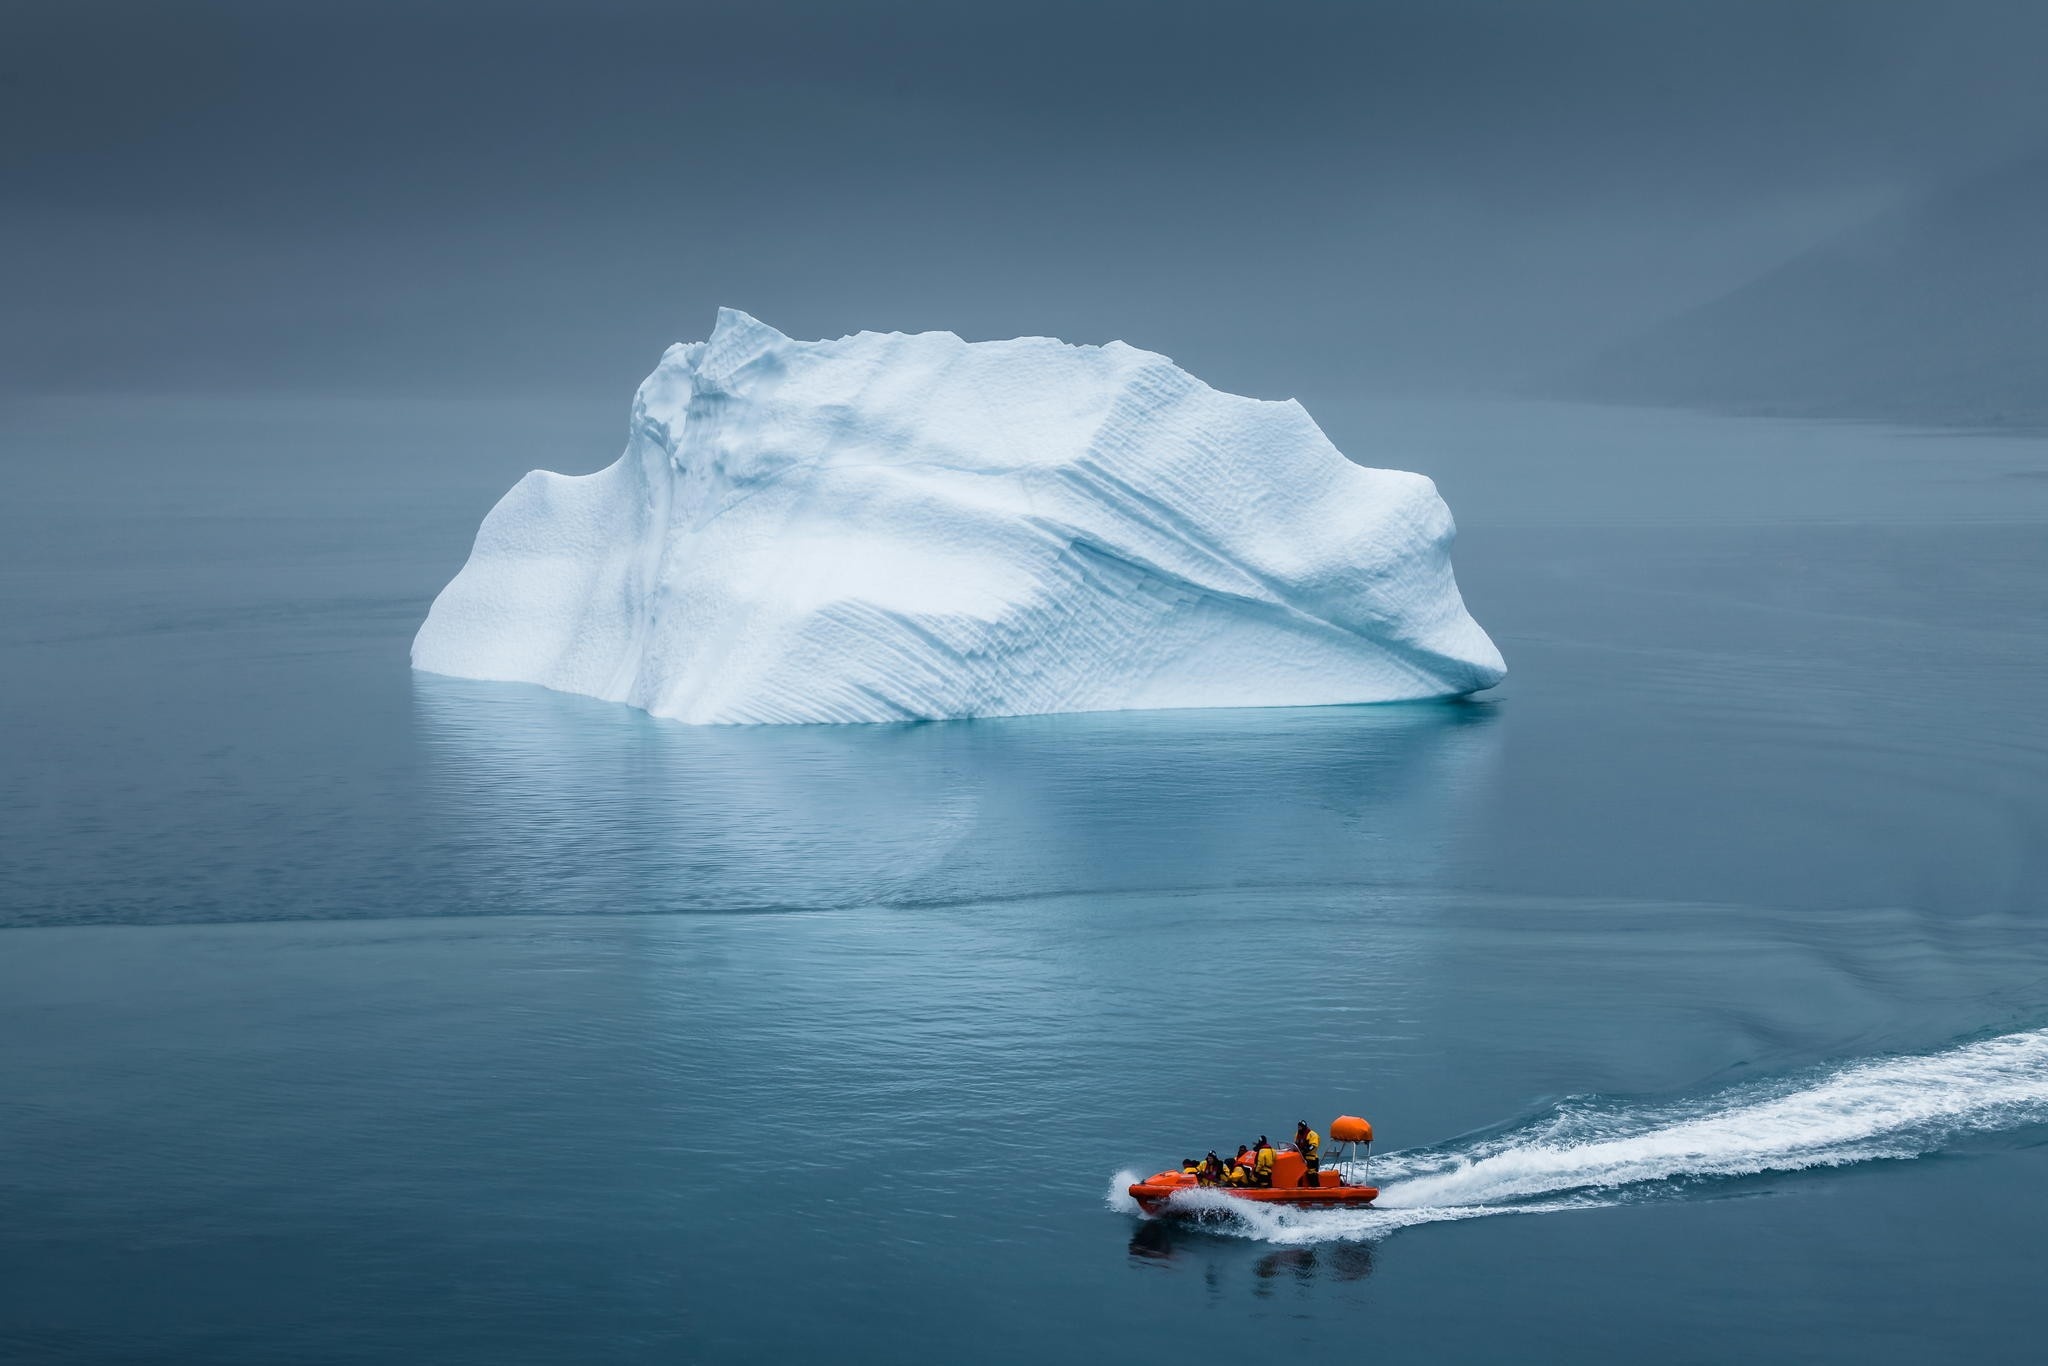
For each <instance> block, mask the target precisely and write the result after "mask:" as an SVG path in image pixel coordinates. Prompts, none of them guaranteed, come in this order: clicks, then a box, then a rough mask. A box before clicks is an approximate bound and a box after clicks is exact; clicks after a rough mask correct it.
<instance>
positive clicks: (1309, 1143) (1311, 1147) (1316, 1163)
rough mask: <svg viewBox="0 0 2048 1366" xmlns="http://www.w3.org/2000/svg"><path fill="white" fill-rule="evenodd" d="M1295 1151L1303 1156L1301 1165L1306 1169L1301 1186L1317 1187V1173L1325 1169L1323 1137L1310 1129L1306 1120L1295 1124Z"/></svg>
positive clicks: (1297, 1121)
mask: <svg viewBox="0 0 2048 1366" xmlns="http://www.w3.org/2000/svg"><path fill="white" fill-rule="evenodd" d="M1294 1151H1296V1152H1298V1153H1300V1154H1301V1163H1302V1166H1303V1167H1304V1168H1305V1169H1306V1170H1304V1171H1303V1172H1302V1175H1301V1184H1302V1185H1304V1186H1313V1185H1315V1184H1316V1173H1317V1172H1319V1171H1321V1170H1322V1169H1323V1136H1322V1135H1321V1134H1319V1133H1317V1132H1316V1131H1315V1130H1314V1129H1311V1128H1309V1127H1308V1121H1307V1120H1305V1119H1298V1120H1296V1121H1295V1122H1294Z"/></svg>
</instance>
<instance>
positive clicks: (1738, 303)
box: [1567, 154, 2048, 427]
mask: <svg viewBox="0 0 2048 1366" xmlns="http://www.w3.org/2000/svg"><path fill="white" fill-rule="evenodd" d="M1567 387H1569V388H1571V389H1572V390H1574V391H1576V392H1578V393H1580V394H1584V395H1587V396H1590V397H1594V398H1600V399H1607V400H1613V401H1621V402H1641V403H1657V404H1674V405H1680V406H1692V407H1710V408H1732V409H1739V410H1745V411H1755V412H1771V413H1785V414H1812V415H1831V416H1832V415H1839V416H1860V417H1873V418H1885V419H1894V420H1901V421H1908V422H1913V421H1921V422H1933V423H1962V424H1968V425H1980V424H1981V425H1986V426H2029V427H2032V426H2041V425H2048V154H2042V155H2038V156H2035V157H2033V158H2031V159H2029V160H2027V161H2023V162H2020V163H2017V164H2013V165H2008V166H2006V167H2003V168H2001V169H2000V170H1998V171H1996V172H1993V173H1991V174H1988V175H1985V176H1982V177H1980V178H1978V179H1976V180H1972V181H1968V182H1966V183H1964V184H1961V185H1958V186H1956V187H1954V188H1952V189H1950V190H1947V191H1944V192H1942V193H1939V194H1935V195H1932V196H1929V197H1927V198H1926V199H1923V200H1921V201H1919V202H1918V203H1915V204H1913V205H1911V206H1909V207H1907V208H1905V209H1901V210H1898V211H1895V212H1893V213H1891V214H1889V215H1887V216H1885V217H1884V218H1882V219H1879V220H1877V221H1875V222H1873V223H1870V224H1867V225H1865V226H1863V227H1861V228H1858V229H1856V230H1854V231H1851V232H1849V233H1846V234H1844V235H1842V236H1841V237H1838V238H1836V239H1834V240H1832V241H1830V242H1827V243H1824V244H1823V245H1821V246H1819V247H1817V248H1815V249H1813V250H1812V251H1809V252H1807V253H1806V254H1804V255H1802V256H1800V257H1798V258H1796V259H1794V260H1792V261H1790V262H1788V263H1786V264H1785V265H1783V266H1781V267H1779V268H1778V269H1776V270H1773V271H1771V272H1770V273H1769V274H1767V275H1764V276H1762V277H1761V278H1759V279H1757V280H1754V281H1752V282H1751V283H1749V284H1747V285H1745V286H1743V287H1742V288H1740V289H1737V290H1736V291H1734V292H1733V293H1731V294H1727V295H1724V296H1723V297H1722V298H1720V299H1718V300H1716V301H1715V302H1713V303H1710V304H1707V305H1705V306H1704V307H1701V308H1698V309H1695V310H1693V311H1691V312H1689V313H1685V314H1682V315H1680V316H1679V317H1677V318H1675V319H1672V320H1670V321H1669V322H1666V323H1664V324H1662V325H1660V326H1657V327H1653V328H1651V329H1648V330H1647V331H1645V332H1643V333H1641V334H1639V335H1637V336H1636V337H1634V338H1631V339H1629V340H1628V341H1627V342H1625V343H1624V344H1622V345H1620V346H1617V347H1615V348H1613V349H1611V350H1609V351H1607V352H1606V353H1604V354H1602V355H1601V356H1599V357H1598V358H1596V359H1595V360H1594V362H1593V363H1592V364H1590V365H1589V366H1587V367H1586V368H1585V369H1584V370H1582V371H1580V372H1579V373H1578V374H1576V375H1574V376H1571V377H1569V379H1568V381H1567Z"/></svg>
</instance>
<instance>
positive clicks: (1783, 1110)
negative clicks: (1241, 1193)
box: [1110, 1029, 2048, 1243]
mask: <svg viewBox="0 0 2048 1366" xmlns="http://www.w3.org/2000/svg"><path fill="white" fill-rule="evenodd" d="M2041 1123H2048V1029H2036V1030H2030V1031H2027V1032H2025V1033H2019V1034H2005V1035H2001V1036H1999V1037H1997V1038H1991V1039H1983V1040H1979V1041H1977V1042H1974V1043H1967V1044H1962V1045H1959V1046H1957V1047H1954V1048H1949V1049H1944V1050H1943V1051H1941V1052H1938V1053H1929V1054H1924V1055H1920V1056H1916V1057H1891V1058H1874V1059H1870V1060H1867V1061H1863V1062H1856V1063H1849V1064H1845V1065H1837V1066H1833V1067H1828V1068H1824V1069H1820V1070H1818V1071H1814V1072H1808V1073H1803V1074H1799V1075H1796V1076H1792V1077H1786V1078H1781V1079H1778V1080H1775V1081H1770V1082H1755V1083H1745V1084H1743V1085H1740V1086H1736V1087H1732V1088H1729V1089H1726V1090H1722V1091H1718V1092H1715V1093H1712V1094H1708V1095H1704V1096H1697V1097H1693V1098H1691V1099H1687V1100H1683V1101H1675V1102H1671V1103H1668V1104H1650V1105H1645V1104H1642V1103H1639V1102H1627V1101H1617V1100H1607V1099H1589V1100H1571V1101H1566V1102H1564V1103H1562V1104H1560V1105H1558V1106H1557V1107H1556V1108H1555V1109H1553V1110H1551V1111H1550V1112H1549V1113H1547V1114H1544V1115H1540V1116H1538V1117H1536V1118H1535V1119H1532V1120H1529V1121H1526V1122H1523V1123H1519V1124H1515V1125H1513V1126H1511V1127H1509V1128H1506V1129H1503V1130H1499V1131H1496V1132H1493V1133H1489V1134H1483V1135H1480V1136H1478V1137H1471V1138H1462V1139H1454V1140H1452V1141H1451V1142H1449V1143H1444V1144H1439V1145H1438V1146H1436V1147H1433V1148H1416V1149H1410V1150H1407V1151H1403V1152H1395V1153H1388V1154H1385V1155H1383V1156H1379V1157H1375V1158H1374V1159H1373V1163H1372V1179H1373V1180H1374V1182H1375V1183H1376V1184H1378V1185H1379V1187H1380V1197H1379V1199H1378V1200H1377V1201H1376V1202H1375V1204H1374V1206H1373V1207H1372V1208H1371V1209H1364V1210H1290V1209H1284V1208H1275V1207H1273V1206H1261V1205H1252V1204H1248V1203H1246V1202H1244V1201H1240V1200H1233V1199H1231V1198H1230V1197H1229V1196H1227V1195H1223V1194H1221V1193H1219V1192H1216V1191H1189V1192H1186V1193H1184V1194H1181V1195H1176V1196H1175V1197H1174V1204H1175V1206H1176V1208H1178V1209H1181V1210H1184V1211H1194V1212H1199V1213H1200V1214H1201V1215H1203V1216H1204V1222H1205V1223H1207V1224H1208V1225H1209V1226H1210V1227H1212V1228H1213V1229H1215V1231H1217V1232H1220V1233H1232V1234H1236V1235H1238V1236H1241V1237H1247V1238H1256V1239H1260V1240H1263V1241H1267V1242H1274V1243H1316V1242H1330V1241H1336V1240H1358V1239H1371V1238H1379V1237H1383V1236H1385V1235H1386V1234H1389V1233H1392V1232H1394V1231H1396V1230H1398V1229H1403V1228H1408V1227H1411V1226H1413V1225H1416V1224H1433V1223H1441V1222H1443V1221H1445V1220H1450V1219H1475V1218H1480V1217H1483V1216H1486V1215H1491V1214H1537V1213H1543V1212H1547V1211H1552V1210H1561V1209H1586V1208H1593V1207H1598V1206H1603V1205H1616V1204H1623V1203H1627V1202H1631V1201H1637V1200H1646V1199H1655V1198H1659V1197H1669V1196H1672V1195H1676V1194H1680V1193H1682V1192H1684V1191H1686V1190H1688V1189H1691V1188H1695V1187H1697V1186H1700V1185H1702V1184H1705V1183H1709V1182H1714V1181H1722V1180H1727V1179H1729V1178H1732V1177H1742V1176H1754V1175H1757V1174H1759V1173H1764V1172H1792V1171H1801V1170H1804V1169H1806V1168H1811V1167H1841V1166H1848V1165H1850V1164H1852V1163H1858V1162H1872V1161H1879V1160H1883V1159H1897V1158H1908V1157H1918V1156H1920V1155H1922V1154H1924V1153H1929V1152H1934V1151H1937V1150H1938V1149H1940V1148H1941V1147H1942V1146H1944V1145H1945V1144H1946V1143H1948V1142H1950V1141H1952V1140H1954V1139H1956V1138H1959V1137H1962V1136H1965V1135H1968V1134H1973V1133H1991V1132H1996V1131H1999V1130H2005V1129H2013V1128H2018V1127H2021V1126H2024V1125H2030V1124H2041ZM1138 1179H1140V1178H1138V1177H1136V1176H1133V1175H1131V1174H1129V1173H1119V1174H1118V1175H1117V1178H1116V1183H1115V1185H1114V1186H1112V1187H1111V1190H1110V1203H1111V1205H1112V1207H1114V1208H1118V1209H1127V1210H1131V1211H1135V1210H1136V1208H1137V1206H1136V1203H1135V1202H1133V1201H1132V1200H1131V1199H1130V1198H1129V1197H1128V1196H1127V1195H1125V1194H1124V1188H1125V1187H1126V1186H1128V1185H1129V1184H1130V1183H1131V1182H1132V1181H1134V1180H1138Z"/></svg>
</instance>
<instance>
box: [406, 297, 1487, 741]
mask: <svg viewBox="0 0 2048 1366" xmlns="http://www.w3.org/2000/svg"><path fill="white" fill-rule="evenodd" d="M1452 536H1453V525H1452V521H1451V516H1450V511H1449V509H1448V508H1446V507H1445V506H1444V503H1443V500H1442V499H1441V498H1439V497H1438V496H1437V492H1436V487H1435V485H1433V484H1432V483H1431V482H1430V481H1429V480H1428V479H1426V478H1424V477H1422V476H1421V475H1416V474H1407V473H1402V472H1399V471H1394V470H1376V469H1368V468H1365V467H1363V466H1360V465H1356V464H1353V463H1352V462H1351V461H1349V460H1346V459H1345V458H1344V456H1343V455H1342V454H1340V453H1339V452H1338V451H1337V449H1336V448H1335V447H1334V446H1332V445H1331V444H1330V442H1329V440H1328V439H1327V438H1326V437H1325V436H1324V435H1323V433H1322V431H1321V430H1320V429H1319V428H1318V427H1317V426H1316V425H1315V423H1314V421H1313V420H1311V419H1310V417H1309V415H1308V413H1307V411H1306V410H1305V409H1303V408H1302V406H1301V405H1300V404H1298V403H1296V402H1294V401H1293V400H1291V399H1290V400H1287V401H1285V402H1278V403H1275V402H1266V401H1262V400H1258V399H1250V398H1242V397H1239V396H1237V395H1234V394H1225V393H1219V392H1218V391H1216V390H1214V389H1211V388H1209V387H1208V386H1207V385H1205V384H1203V383H1202V382H1201V381H1199V380H1197V379H1195V378H1194V377H1193V376H1191V375H1189V374H1188V373H1187V372H1185V371H1183V370H1181V369H1180V368H1179V367H1177V366H1175V365H1174V364H1173V362H1171V361H1170V360H1168V359H1166V358H1165V357H1164V356H1159V355H1155V354H1153V353H1152V352H1149V351H1141V350H1139V349H1137V348H1136V347H1132V346H1127V345H1125V344H1123V343H1121V342H1114V343H1111V344H1110V345H1108V346H1102V347H1093V346H1070V345H1067V344H1066V343H1064V342H1060V341H1056V340H1053V339H1051V338H1045V337H1025V338H1018V339H1016V340H1013V341H996V342H966V341H963V340H961V339H960V338H959V337H957V336H955V335H954V334H952V333H950V332H920V333H901V332H892V333H875V332H861V333H857V334H855V335H853V336H848V337H841V338H839V339H837V340H830V341H815V342H803V341H793V340H791V339H790V338H788V337H786V336H784V335H783V334H782V333H781V332H778V331H777V330H776V329H774V328H773V327H770V326H769V325H768V324H766V323H764V322H761V321H760V320H759V319H757V318H754V317H753V316H751V315H750V314H747V313H744V312H742V311H740V310H739V309H734V308H721V309H719V311H718V318H717V322H716V324H715V326H714V327H713V328H712V330H711V334H710V336H709V337H708V338H707V339H706V340H704V341H701V342H689V343H682V344H678V345H675V346H671V347H670V348H669V349H668V351H667V352H666V353H665V354H664V355H663V356H662V358H661V363H660V364H659V365H658V366H656V367H655V370H654V373H653V374H651V375H649V376H648V377H647V379H646V381H645V382H643V383H642V384H641V386H640V389H639V391H638V392H637V393H636V395H635V396H634V402H633V421H632V425H631V434H630V437H629V439H628V443H627V447H626V451H625V454H624V455H622V456H621V457H620V458H619V460H618V461H617V462H616V463H614V464H612V465H611V466H610V467H608V468H606V469H604V470H600V471H598V472H597V473H595V474H589V475H582V476H573V477H572V476H564V475H559V474H552V473H548V472H547V471H535V472H534V473H532V474H529V475H527V476H526V478H524V479H522V480H520V482H519V483H518V484H517V485H515V486H514V487H513V489H512V491H511V492H509V493H507V494H506V495H505V497H504V498H503V499H502V500H500V502H499V503H498V505H497V507H495V508H494V509H492V511H491V513H490V515H489V516H488V517H486V518H485V519H484V523H483V525H482V527H481V528H480V529H479V530H478V532H477V537H476V544H475V546H474V548H473V549H472V551H471V553H470V557H469V562H468V563H467V564H466V565H464V566H463V569H462V572H461V573H459V574H458V575H456V577H455V579H454V580H453V581H452V582H450V583H449V584H448V586H447V587H446V588H444V589H443V590H442V591H441V594H440V596H439V597H438V598H436V599H435V601H434V605H433V607H432V609H431V610H430V611H429V612H428V614H427V620H426V622H425V624H424V625H422V626H421V627H420V630H419V634H418V636H417V637H416V638H415V640H414V641H413V665H414V667H415V668H419V669H422V670H425V671H428V672H433V673H443V674H453V675H457V676H460V677H465V678H482V679H498V680H505V681H518V682H530V683H539V684H542V685H544V686H547V687H551V688H557V689H560V690H563V691H567V692H577V693H586V694H589V695H591V696H594V697H600V698H606V699H610V700H614V701H622V702H628V703H631V704H633V705H635V706H638V707H642V708H645V709H646V710H647V711H649V712H652V713H653V714H655V715H657V716H666V717H673V718H675V719H678V720H682V721H691V722H778V721H779V722H818V721H897V720H907V719H918V718H942V717H969V716H1003V715H1017V714H1025V713H1037V712H1059V711H1099V710H1118V709H1125V708H1147V707H1226V706H1288V705H1313V704H1321V703H1336V702H1380V701H1394V700H1402V699H1410V698H1422V697H1441V696H1451V695H1456V694H1461V693H1468V692H1475V691H1478V690H1479V689H1482V688H1488V687H1491V686H1493V684H1495V683H1497V682H1499V681H1500V679H1501V677H1502V675H1503V673H1504V672H1505V669H1504V666H1503V664H1502V662H1501V657H1500V653H1499V651H1497V650H1496V649H1495V648H1494V646H1493V642H1492V641H1490V640H1489V639H1487V636H1486V633H1485V632H1484V631H1482V630H1481V629H1480V628H1479V625H1478V623H1476V622H1474V621H1473V620H1472V618H1471V616H1470V615H1469V614H1467V612H1466V611H1465V607H1464V603H1463V601H1462V600H1461V599H1460V597H1459V595H1458V589H1457V584H1456V581H1455V580H1454V578H1453V576H1452V573H1451V564H1450V553H1449V552H1450V545H1451V540H1452Z"/></svg>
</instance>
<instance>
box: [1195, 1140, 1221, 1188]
mask: <svg viewBox="0 0 2048 1366" xmlns="http://www.w3.org/2000/svg"><path fill="white" fill-rule="evenodd" d="M1195 1180H1197V1181H1199V1182H1201V1183H1202V1184H1203V1185H1205V1186H1220V1185H1222V1184H1223V1159H1222V1158H1220V1157H1218V1156H1216V1150H1215V1149H1214V1148H1211V1149H1209V1155H1208V1156H1207V1157H1205V1158H1203V1159H1202V1170H1200V1171H1199V1172H1196V1173H1195Z"/></svg>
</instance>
